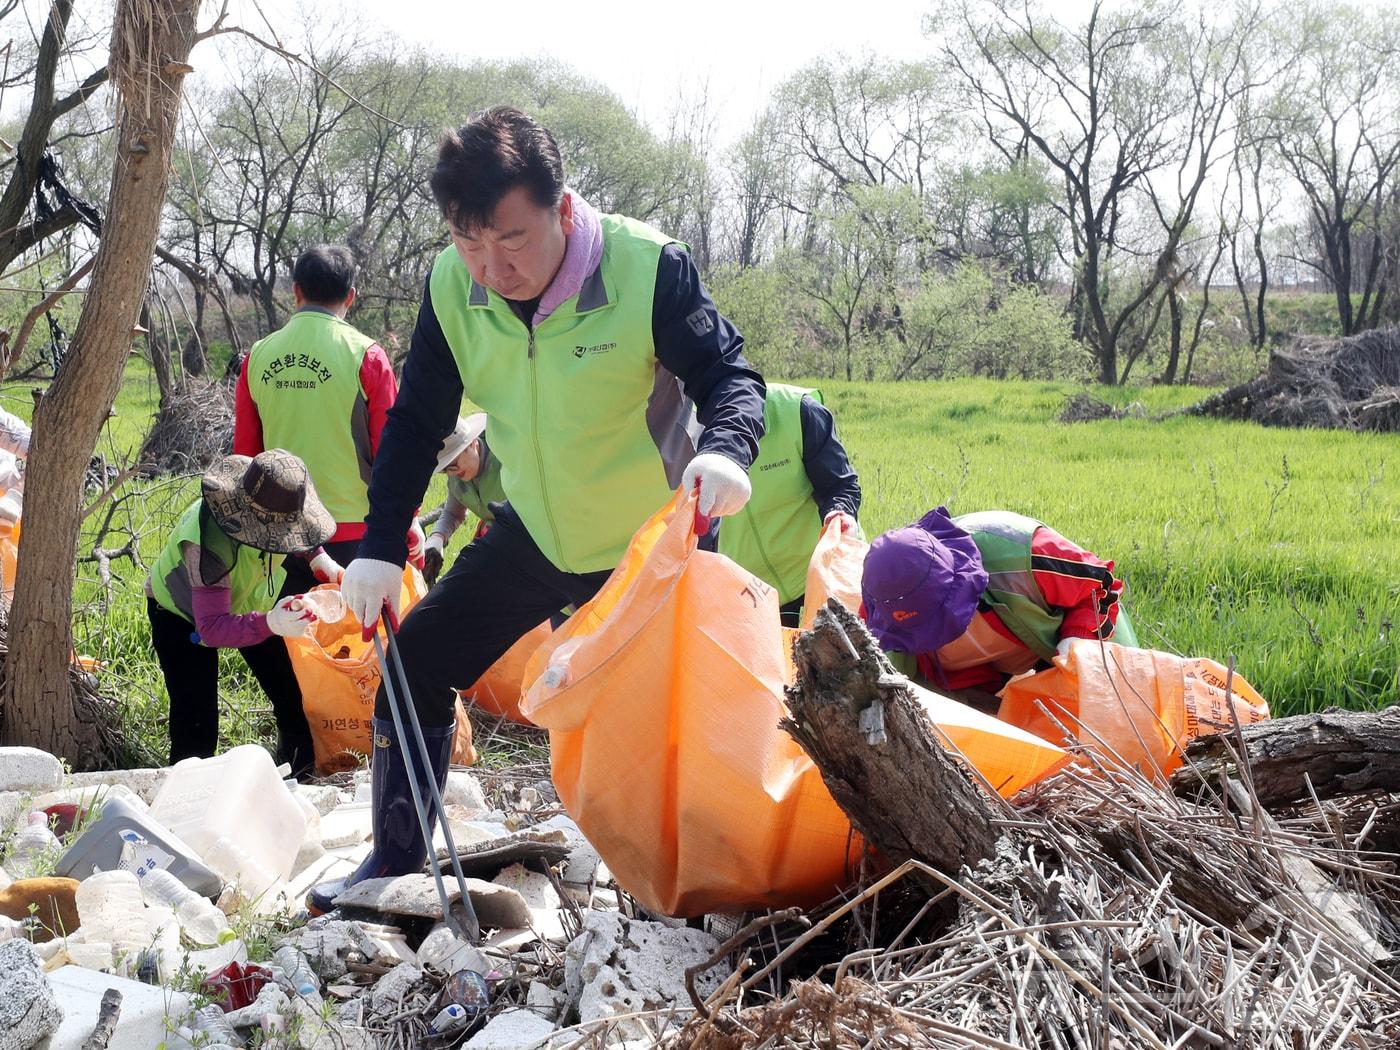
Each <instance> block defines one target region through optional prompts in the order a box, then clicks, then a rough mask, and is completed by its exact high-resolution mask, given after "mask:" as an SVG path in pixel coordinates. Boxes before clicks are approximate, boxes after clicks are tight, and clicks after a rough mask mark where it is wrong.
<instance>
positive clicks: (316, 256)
mask: <svg viewBox="0 0 1400 1050" xmlns="http://www.w3.org/2000/svg"><path fill="white" fill-rule="evenodd" d="M292 280H293V281H295V282H296V284H297V286H298V287H299V288H300V289H301V294H302V296H303V297H304V298H305V299H306V301H307V302H309V303H315V304H316V305H317V306H339V305H340V304H341V303H343V302H345V297H346V296H347V295H349V294H350V289H351V288H353V287H355V256H353V255H352V254H350V249H349V248H344V247H341V246H340V245H338V244H318V245H316V247H314V248H308V249H306V251H304V252H302V253H301V254H300V255H299V256H297V261H296V265H294V266H293V267H292Z"/></svg>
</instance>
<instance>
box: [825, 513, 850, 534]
mask: <svg viewBox="0 0 1400 1050" xmlns="http://www.w3.org/2000/svg"><path fill="white" fill-rule="evenodd" d="M833 518H834V519H836V520H837V521H839V522H840V523H841V531H842V532H855V531H856V529H857V528H858V526H857V525H856V519H855V518H853V517H851V516H850V515H849V514H847V513H846V512H845V511H844V510H833V511H832V512H831V513H830V514H828V515H827V516H826V517H824V518H822V528H826V527H827V526H828V525H830V524H831V521H832V519H833Z"/></svg>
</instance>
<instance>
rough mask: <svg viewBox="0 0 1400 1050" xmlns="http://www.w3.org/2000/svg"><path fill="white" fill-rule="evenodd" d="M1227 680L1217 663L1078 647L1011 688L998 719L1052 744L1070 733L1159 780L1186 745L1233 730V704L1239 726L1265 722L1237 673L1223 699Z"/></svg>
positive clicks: (1110, 646)
mask: <svg viewBox="0 0 1400 1050" xmlns="http://www.w3.org/2000/svg"><path fill="white" fill-rule="evenodd" d="M1101 644H1102V648H1100V645H1101ZM1226 673H1227V672H1226V670H1225V668H1223V667H1221V666H1220V665H1219V664H1218V663H1216V662H1215V661H1214V660H1206V659H1202V658H1199V657H1192V658H1188V657H1181V656H1174V655H1172V654H1171V653H1162V652H1156V651H1154V650H1151V649H1130V648H1127V647H1125V646H1121V645H1117V644H1115V643H1113V642H1104V643H1099V642H1096V641H1092V640H1087V639H1086V640H1076V641H1075V642H1074V644H1073V645H1071V646H1070V650H1069V653H1068V654H1067V655H1066V656H1063V657H1058V658H1056V660H1055V666H1053V667H1050V668H1047V669H1046V670H1044V671H1039V672H1037V673H1036V674H1030V675H1024V676H1022V677H1020V678H1016V679H1013V680H1012V681H1011V682H1009V683H1008V684H1007V685H1006V688H1004V689H1003V690H1002V691H1001V698H1002V699H1001V707H1000V709H999V710H998V712H997V716H998V717H999V718H1001V719H1002V720H1004V721H1006V722H1009V723H1011V724H1012V725H1017V726H1021V727H1023V728H1025V729H1028V730H1030V731H1031V732H1032V733H1035V734H1036V735H1037V736H1040V737H1043V738H1045V739H1046V740H1050V741H1053V742H1055V743H1061V742H1064V740H1065V736H1066V731H1068V733H1069V734H1070V735H1071V736H1072V737H1073V738H1074V739H1073V740H1072V741H1071V743H1078V744H1079V745H1081V746H1083V747H1085V748H1087V749H1089V750H1090V751H1093V752H1094V753H1095V754H1097V755H1098V756H1099V757H1100V758H1101V759H1103V760H1105V761H1107V762H1109V763H1111V764H1121V765H1127V766H1131V767H1133V768H1135V769H1137V770H1139V771H1140V772H1141V773H1142V774H1143V775H1145V776H1147V777H1149V778H1150V779H1154V780H1161V779H1163V778H1164V777H1165V776H1166V774H1168V773H1170V772H1171V771H1172V770H1174V769H1176V768H1177V767H1178V766H1180V765H1181V761H1182V759H1181V749H1182V747H1183V746H1184V745H1185V744H1186V743H1187V742H1188V741H1190V740H1193V739H1195V738H1196V737H1198V736H1201V735H1202V734H1206V733H1219V732H1221V731H1225V730H1230V729H1233V728H1234V725H1235V721H1234V718H1232V717H1231V715H1230V705H1231V704H1233V706H1234V709H1235V716H1236V717H1238V719H1239V722H1240V724H1241V725H1249V724H1250V723H1252V722H1262V721H1263V720H1264V719H1266V718H1268V717H1269V705H1268V704H1267V703H1265V702H1264V698H1263V697H1262V696H1260V695H1259V694H1258V693H1257V692H1255V690H1254V687H1253V686H1251V685H1250V684H1249V683H1248V682H1246V681H1245V680H1244V679H1243V678H1241V677H1240V676H1239V675H1238V674H1237V675H1235V676H1234V678H1233V680H1231V682H1230V690H1229V693H1228V694H1227V693H1226V690H1225V685H1226ZM1042 705H1043V707H1042ZM1057 722H1058V723H1059V724H1056V723H1057Z"/></svg>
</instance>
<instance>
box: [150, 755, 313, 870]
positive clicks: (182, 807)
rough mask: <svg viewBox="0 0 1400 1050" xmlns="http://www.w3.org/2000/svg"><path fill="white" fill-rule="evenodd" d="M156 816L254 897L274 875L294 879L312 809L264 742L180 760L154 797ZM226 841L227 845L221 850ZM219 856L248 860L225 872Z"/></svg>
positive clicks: (153, 803)
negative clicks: (298, 797)
mask: <svg viewBox="0 0 1400 1050" xmlns="http://www.w3.org/2000/svg"><path fill="white" fill-rule="evenodd" d="M151 816H152V817H153V818H154V819H155V820H157V821H159V822H160V823H161V824H162V825H164V826H165V827H167V828H169V829H170V830H171V831H172V832H174V833H175V834H176V835H178V836H179V837H180V838H181V839H182V840H184V841H185V842H186V843H188V844H189V845H190V846H191V847H192V848H193V849H195V850H196V851H198V853H199V854H200V856H202V857H203V858H204V861H205V863H206V864H208V865H209V866H210V867H212V868H214V870H215V871H218V872H219V874H220V875H222V876H224V877H225V878H227V879H237V880H238V882H239V883H240V885H241V887H242V888H243V890H244V892H245V893H246V894H248V895H250V896H256V895H257V894H258V893H261V892H263V891H264V890H266V889H267V888H268V886H267V885H266V883H267V879H266V875H267V874H271V875H272V876H274V877H275V879H280V880H283V881H285V880H287V879H289V878H290V877H291V873H292V863H293V862H294V861H295V860H296V856H297V850H299V849H300V848H301V843H302V839H303V838H305V836H306V814H305V813H304V812H303V811H302V808H301V806H300V805H299V804H298V803H297V800H296V799H295V798H293V797H292V795H291V793H290V792H289V791H288V790H287V786H286V785H285V784H283V783H282V779H281V777H279V776H278V775H277V767H276V766H275V765H274V764H273V762H272V756H271V755H269V754H268V753H267V752H266V751H265V750H263V749H262V748H261V747H259V746H258V745H257V744H244V745H242V746H240V747H235V748H232V749H231V750H229V751H225V752H224V753H223V754H222V755H217V756H215V757H214V758H187V759H185V760H184V761H182V762H177V763H176V764H175V765H174V766H173V767H172V768H171V770H170V772H169V774H167V776H166V778H165V783H164V784H162V785H161V788H160V791H159V792H158V793H157V794H156V797H155V800H154V801H153V802H152V803H151ZM220 840H224V841H225V843H226V847H225V848H224V849H221V850H216V849H214V848H213V847H214V846H215V844H216V843H218V842H220ZM216 856H218V857H223V858H228V857H235V858H236V857H240V856H241V857H244V858H246V859H247V862H248V864H246V865H245V864H243V863H241V862H239V863H238V864H237V868H236V870H226V866H227V865H228V862H227V861H225V864H224V865H222V866H221V864H220V863H219V862H218V861H216V859H215V858H216ZM245 867H248V868H253V869H256V870H248V871H245V870H244V868H245ZM275 879H274V881H275ZM258 884H261V885H258Z"/></svg>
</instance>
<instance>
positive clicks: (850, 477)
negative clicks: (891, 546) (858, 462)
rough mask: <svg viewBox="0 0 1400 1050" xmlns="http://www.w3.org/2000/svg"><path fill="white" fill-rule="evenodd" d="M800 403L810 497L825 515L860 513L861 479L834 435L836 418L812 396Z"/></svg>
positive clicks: (804, 457) (804, 461) (803, 457)
mask: <svg viewBox="0 0 1400 1050" xmlns="http://www.w3.org/2000/svg"><path fill="white" fill-rule="evenodd" d="M799 407H800V413H799V414H800V416H801V420H802V464H803V466H805V467H806V468H807V477H808V479H809V480H810V481H811V482H812V498H813V499H815V500H816V501H817V509H818V510H820V511H821V515H822V518H823V519H825V518H826V516H827V515H828V514H830V513H831V512H832V511H833V510H840V511H845V512H846V513H847V514H849V515H850V516H851V517H853V518H855V517H858V516H859V514H860V479H859V478H857V477H856V469H855V467H853V466H851V461H850V459H849V458H847V456H846V449H845V447H844V446H843V445H842V444H841V439H840V438H838V437H837V436H836V420H835V419H833V418H832V415H831V410H830V409H829V408H827V407H826V406H825V405H823V404H822V403H821V402H819V401H817V400H815V399H814V398H811V397H804V398H803V399H802V402H801V405H800V406H799Z"/></svg>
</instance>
